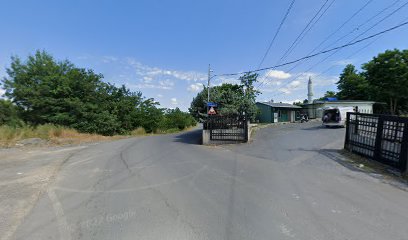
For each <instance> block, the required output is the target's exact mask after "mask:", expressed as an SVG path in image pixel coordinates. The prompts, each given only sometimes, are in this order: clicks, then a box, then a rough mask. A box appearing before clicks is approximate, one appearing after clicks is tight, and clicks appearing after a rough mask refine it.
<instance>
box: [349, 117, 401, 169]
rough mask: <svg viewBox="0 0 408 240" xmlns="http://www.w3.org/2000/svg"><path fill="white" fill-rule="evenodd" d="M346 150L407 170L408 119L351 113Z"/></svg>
mask: <svg viewBox="0 0 408 240" xmlns="http://www.w3.org/2000/svg"><path fill="white" fill-rule="evenodd" d="M346 125H347V128H346V139H345V144H344V148H345V149H348V150H350V151H352V152H355V153H358V154H360V155H363V156H366V157H369V158H372V159H374V160H377V161H380V162H382V163H385V164H388V165H391V166H394V167H397V168H399V169H400V170H401V171H402V172H405V171H406V167H407V161H408V159H407V158H408V118H404V117H396V116H387V115H373V114H362V113H347V124H346Z"/></svg>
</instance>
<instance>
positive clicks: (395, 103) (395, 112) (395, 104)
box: [394, 98, 398, 114]
mask: <svg viewBox="0 0 408 240" xmlns="http://www.w3.org/2000/svg"><path fill="white" fill-rule="evenodd" d="M397 103H398V99H397V98H396V99H395V100H394V114H397Z"/></svg>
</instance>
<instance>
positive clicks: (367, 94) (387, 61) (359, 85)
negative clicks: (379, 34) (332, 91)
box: [336, 49, 408, 114]
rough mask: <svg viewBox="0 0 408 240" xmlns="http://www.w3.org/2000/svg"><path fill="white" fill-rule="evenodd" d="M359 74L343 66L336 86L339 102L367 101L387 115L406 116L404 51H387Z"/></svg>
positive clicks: (407, 78) (407, 76)
mask: <svg viewBox="0 0 408 240" xmlns="http://www.w3.org/2000/svg"><path fill="white" fill-rule="evenodd" d="M362 70H363V71H362V72H360V73H359V72H357V70H356V68H355V66H353V65H352V64H349V65H347V66H346V67H345V68H344V70H343V72H342V73H341V74H340V79H339V81H338V82H337V88H338V90H339V91H338V93H337V94H336V95H337V97H338V98H339V99H342V100H371V101H375V102H377V103H379V104H377V108H378V106H380V108H381V111H380V112H382V113H384V112H385V111H384V109H383V105H382V104H381V103H386V105H385V106H387V107H388V111H387V112H389V113H391V114H401V113H404V112H408V50H402V51H401V50H398V49H394V50H387V51H385V52H384V53H380V54H378V55H377V56H376V57H374V58H373V59H372V60H371V61H369V62H368V63H365V64H363V66H362Z"/></svg>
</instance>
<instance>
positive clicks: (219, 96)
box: [189, 73, 260, 122]
mask: <svg viewBox="0 0 408 240" xmlns="http://www.w3.org/2000/svg"><path fill="white" fill-rule="evenodd" d="M257 78H258V74H257V73H246V74H244V75H242V76H241V77H240V78H239V82H240V84H230V83H223V84H222V85H220V86H214V87H212V88H211V89H210V90H211V91H210V92H211V94H210V102H216V103H217V104H218V107H217V113H218V114H219V115H223V116H228V115H244V114H245V115H246V116H247V117H248V119H249V120H251V121H252V122H253V121H255V118H256V116H257V114H258V108H257V106H256V96H257V95H258V94H259V93H260V92H259V91H257V90H256V89H255V87H254V84H255V82H256V81H257ZM206 106H207V88H206V87H205V86H204V89H203V90H202V91H201V92H199V93H198V94H197V96H196V97H194V99H193V101H192V102H191V106H190V108H189V111H190V113H191V115H192V116H194V118H195V119H196V120H200V121H202V120H203V119H204V118H205V117H206V116H207V107H206Z"/></svg>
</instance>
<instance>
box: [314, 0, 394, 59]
mask: <svg viewBox="0 0 408 240" xmlns="http://www.w3.org/2000/svg"><path fill="white" fill-rule="evenodd" d="M372 1H373V0H368V1H367V2H366V3H365V4H364V5H363V6H362V7H361V8H359V9H358V10H357V11H356V12H354V13H353V15H351V16H350V17H349V18H348V19H347V20H346V21H345V22H343V23H342V24H341V25H340V26H339V27H338V28H337V29H336V30H334V31H333V32H332V33H331V34H330V35H329V36H327V37H326V38H325V39H324V40H323V41H322V42H320V43H319V45H317V46H316V47H315V48H314V49H313V50H312V51H311V52H310V53H313V52H314V51H316V50H317V49H318V48H319V47H320V46H322V45H323V44H324V43H325V42H327V40H329V39H330V38H331V37H332V36H334V35H335V34H336V33H338V32H339V31H340V30H341V29H342V28H343V27H344V26H345V25H347V23H349V22H350V21H351V20H353V18H354V17H355V16H357V15H358V14H359V13H360V12H361V11H363V10H364V9H365V8H366V7H367V6H368V5H369V4H370V3H371V2H372ZM398 1H399V0H398ZM310 53H309V54H310Z"/></svg>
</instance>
